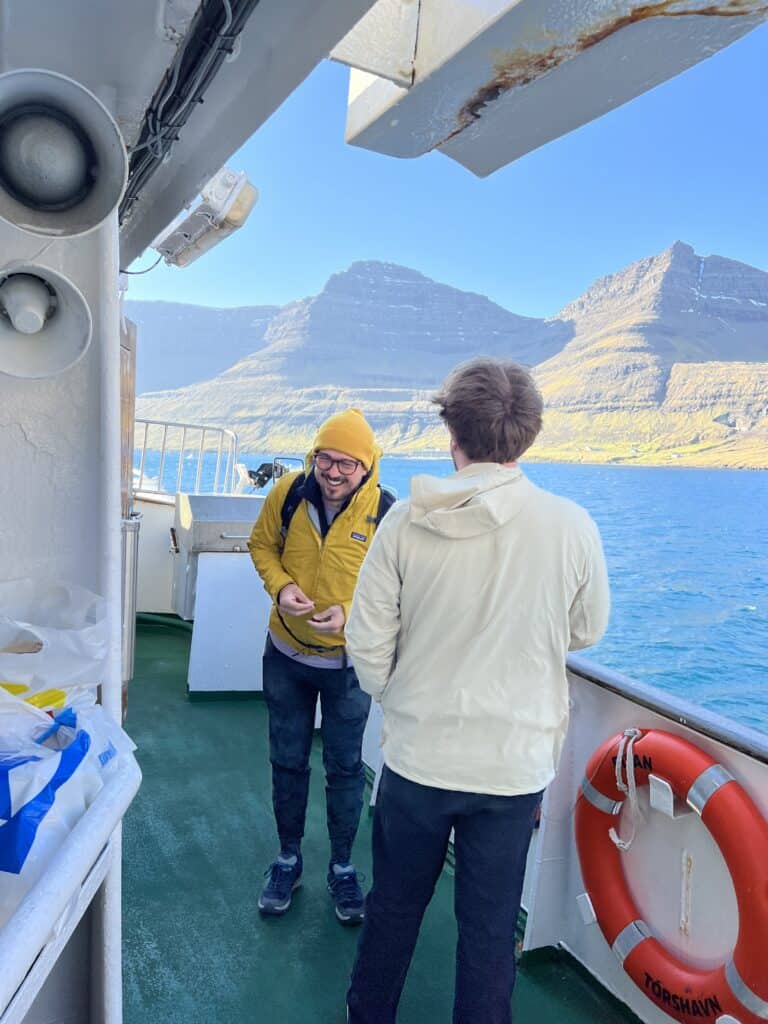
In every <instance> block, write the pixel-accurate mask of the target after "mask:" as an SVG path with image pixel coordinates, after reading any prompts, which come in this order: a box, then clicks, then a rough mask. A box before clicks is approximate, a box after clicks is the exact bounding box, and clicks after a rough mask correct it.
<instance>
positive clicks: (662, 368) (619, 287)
mask: <svg viewBox="0 0 768 1024" xmlns="http://www.w3.org/2000/svg"><path fill="white" fill-rule="evenodd" d="M198 308H199V307H198ZM245 311H248V314H247V315H250V316H251V319H252V321H253V322H252V323H251V324H250V326H249V327H248V329H247V330H243V329H242V324H241V321H242V320H245V319H247V316H246V315H243V316H241V317H240V320H237V318H233V317H232V316H230V323H232V322H235V323H237V324H241V327H240V328H239V330H240V333H239V334H238V335H237V339H236V344H235V342H234V341H233V340H232V339H229V347H228V348H227V346H225V345H218V346H214V347H215V348H216V357H217V359H218V366H217V369H216V372H214V373H213V374H211V375H210V376H209V377H208V379H206V380H198V381H192V380H188V381H183V382H182V383H183V384H184V386H183V387H177V388H172V389H169V388H165V389H163V390H160V391H157V392H155V393H151V394H146V395H143V396H141V397H140V399H139V401H138V413H137V414H138V415H144V416H147V417H150V418H159V419H180V418H181V419H186V420H195V421H200V420H202V421H204V422H206V423H212V424H216V425H221V426H231V427H233V428H234V429H236V430H237V431H238V433H239V435H240V437H241V444H242V446H243V447H244V448H249V449H251V450H258V451H270V450H273V451H274V450H283V451H285V450H291V451H299V450H302V449H303V448H305V447H307V446H308V445H309V444H310V443H311V438H312V436H313V432H314V428H315V427H316V425H317V423H318V422H320V421H321V420H322V419H323V418H324V417H325V416H327V415H330V414H331V413H332V412H334V411H337V410H338V409H339V408H343V407H344V406H345V405H346V406H348V405H358V406H360V407H361V408H362V409H363V411H364V412H365V413H366V415H367V416H368V417H369V419H370V421H371V423H372V426H373V427H374V429H375V430H376V431H377V435H378V436H379V439H380V442H381V443H382V445H383V447H384V448H385V450H387V451H389V452H391V453H393V454H418V453H420V452H424V451H438V450H445V448H446V442H445V435H444V432H443V431H442V428H441V426H440V424H439V421H438V420H437V418H436V416H435V411H434V407H432V406H431V404H430V402H429V397H430V395H431V393H433V392H434V390H435V388H436V387H437V386H438V385H439V383H440V382H441V380H442V379H443V378H444V376H445V374H446V373H447V372H448V370H449V369H451V368H452V366H454V365H455V364H456V363H458V362H460V361H462V360H463V359H465V358H469V357H470V356H472V355H477V354H485V355H497V356H505V357H508V358H513V359H516V360H517V361H519V362H523V363H525V364H526V365H529V366H531V367H532V370H533V373H534V376H535V378H536V380H537V382H538V384H539V386H540V388H541V390H542V393H543V395H544V398H545V405H546V411H545V429H544V432H543V434H542V437H541V438H540V440H539V441H538V442H537V445H536V446H535V448H534V450H532V452H531V455H532V457H534V458H543V459H546V458H553V459H565V460H568V461H605V462H628V463H632V462H634V463H644V462H645V463H661V464H664V463H668V462H676V463H677V464H691V465H738V466H753V465H760V466H766V465H768V273H766V272H764V271H762V270H759V269H758V268H755V267H751V266H749V265H748V264H744V263H740V262H738V261H736V260H729V259H726V258H724V257H721V256H699V255H698V254H696V253H695V251H694V250H693V248H692V247H691V246H689V245H687V244H686V243H684V242H675V243H674V244H673V245H671V246H669V247H668V248H667V249H665V250H663V251H662V252H660V253H657V254H655V255H653V256H649V257H645V258H644V259H641V260H638V261H636V262H634V263H632V264H629V265H628V266H627V267H624V268H622V269H621V270H619V271H617V272H615V273H613V274H609V275H605V276H604V277H602V278H599V279H598V280H596V281H595V282H593V284H591V285H590V286H589V287H588V288H587V289H586V290H585V291H584V292H583V293H582V295H580V296H578V297H577V298H576V299H574V300H573V301H572V302H570V303H568V304H566V305H565V306H564V307H563V308H562V309H561V310H560V312H559V313H558V314H557V315H556V316H554V317H549V318H546V319H538V318H534V317H522V316H519V315H518V314H515V313H513V312H511V311H509V310H505V309H504V308H503V307H501V306H499V305H498V304H496V303H493V302H492V301H491V300H490V299H488V298H486V297H485V296H482V295H480V294H478V293H474V292H464V291H461V290H460V289H457V288H453V287H451V286H449V285H444V284H441V283H439V282H435V281H432V280H431V279H430V278H429V277H427V276H426V275H424V274H422V273H421V272H420V271H417V270H413V269H412V268H408V267H402V266H400V265H398V264H393V263H385V262H381V261H376V260H358V261H355V262H354V263H353V264H351V266H350V267H349V268H348V269H347V270H345V271H341V272H339V273H336V274H333V275H331V277H330V278H329V279H328V281H327V283H326V285H325V287H324V288H323V289H322V291H321V292H320V293H318V295H316V296H310V297H308V298H305V299H301V300H297V301H295V302H292V303H289V304H287V305H285V306H283V307H241V308H240V310H235V311H230V314H232V313H240V314H245ZM254 311H258V312H254ZM224 329H226V324H225V322H224V318H220V322H219V327H218V330H219V331H222V330H224ZM230 329H231V328H230ZM140 344H141V342H140ZM248 344H253V347H252V350H251V351H248V352H244V351H243V347H244V346H246V345H248ZM166 347H167V348H168V349H169V350H170V348H172V347H173V346H172V344H171V343H169V342H168V341H167V339H166ZM229 355H234V356H235V357H236V358H235V359H234V361H233V362H232V363H231V364H230V365H228V366H223V365H221V364H222V361H223V360H224V359H225V358H226V357H228V356H229Z"/></svg>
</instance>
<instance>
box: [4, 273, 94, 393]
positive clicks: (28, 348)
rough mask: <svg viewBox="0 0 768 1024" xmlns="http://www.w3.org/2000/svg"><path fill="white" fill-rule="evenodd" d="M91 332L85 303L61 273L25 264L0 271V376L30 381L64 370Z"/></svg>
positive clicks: (83, 347) (81, 353) (77, 356)
mask: <svg viewBox="0 0 768 1024" xmlns="http://www.w3.org/2000/svg"><path fill="white" fill-rule="evenodd" d="M92 330H93V327H92V321H91V312H90V310H89V308H88V303H87V302H86V301H85V299H84V298H83V296H82V294H81V292H80V291H79V289H78V288H76V287H75V285H74V284H72V282H71V281H69V280H68V279H67V278H66V277H64V276H63V275H62V274H57V273H54V271H52V270H48V269H47V268H41V267H37V266H33V265H25V264H14V265H13V266H12V267H6V268H5V269H4V270H0V373H7V374H10V376H12V377H26V378H27V379H30V380H36V379H40V378H43V377H53V376H55V375H56V374H57V373H61V372H62V371H63V370H68V369H69V368H70V367H71V366H74V365H75V363H76V362H78V360H80V359H81V358H82V357H83V356H84V355H85V353H86V351H87V349H88V346H89V344H90V342H91V333H92Z"/></svg>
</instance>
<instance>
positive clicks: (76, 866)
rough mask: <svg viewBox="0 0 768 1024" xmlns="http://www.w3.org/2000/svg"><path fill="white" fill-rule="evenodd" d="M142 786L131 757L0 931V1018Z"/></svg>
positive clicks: (125, 759) (121, 762) (119, 764)
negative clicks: (1, 967) (0, 968)
mask: <svg viewBox="0 0 768 1024" xmlns="http://www.w3.org/2000/svg"><path fill="white" fill-rule="evenodd" d="M140 782H141V771H140V770H139V766H138V764H137V762H136V759H135V758H134V757H133V755H132V754H127V755H123V756H122V757H121V758H120V759H119V760H118V762H117V766H116V770H115V772H114V774H113V775H112V776H111V778H109V779H108V780H107V782H106V783H105V784H104V787H103V788H102V789H101V790H100V791H99V792H98V793H97V794H96V798H95V799H94V801H93V803H92V804H91V806H90V807H89V808H88V810H87V811H86V812H85V814H84V815H83V816H82V818H81V819H80V820H79V821H78V822H77V824H76V825H75V827H74V828H73V829H72V831H71V832H70V834H69V835H68V836H67V838H66V839H65V840H64V842H63V843H62V845H61V847H60V848H59V849H58V850H57V851H56V854H55V856H54V857H53V859H52V860H51V862H50V864H49V865H48V866H47V868H46V870H45V873H44V874H43V876H42V878H41V879H40V880H39V881H38V882H37V884H36V885H34V886H33V888H32V889H31V890H30V891H29V892H28V893H27V895H26V896H25V897H24V899H23V900H22V902H21V903H20V904H19V906H18V907H17V908H16V910H15V911H14V913H13V914H12V916H11V917H10V918H9V920H8V921H6V923H5V925H4V926H3V928H2V929H0V964H2V965H3V969H2V971H0V1016H2V1014H3V1013H4V1012H5V1010H6V1009H7V1007H8V1005H9V1004H10V1003H11V1001H12V1000H13V999H14V997H15V995H16V993H17V991H18V989H19V988H20V986H21V985H22V984H23V982H24V979H25V978H26V976H27V974H28V973H29V970H30V968H31V967H32V965H33V964H34V963H35V960H36V959H37V958H38V956H39V955H40V953H41V950H43V949H44V947H45V946H46V944H47V943H48V942H49V941H51V939H52V938H53V937H55V934H56V930H57V925H58V923H59V921H60V919H61V918H62V915H63V914H65V912H66V911H67V908H68V907H69V906H70V902H71V901H72V899H73V897H74V896H76V895H77V893H78V892H79V890H80V887H81V886H82V885H83V883H84V882H85V880H86V879H87V877H88V875H89V874H90V872H91V870H92V868H93V866H94V864H95V863H96V861H97V860H98V859H99V857H100V855H101V853H102V851H103V850H104V848H105V846H106V845H107V843H108V842H109V839H110V836H111V835H112V833H113V832H114V831H115V829H116V828H117V826H118V825H119V824H120V821H121V820H122V817H123V815H124V814H125V812H126V810H127V809H128V807H129V805H130V803H131V801H132V800H133V798H134V796H135V794H136V791H137V790H138V788H139V783H140Z"/></svg>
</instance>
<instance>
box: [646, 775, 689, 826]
mask: <svg viewBox="0 0 768 1024" xmlns="http://www.w3.org/2000/svg"><path fill="white" fill-rule="evenodd" d="M648 789H649V794H650V801H651V807H652V808H653V810H654V811H661V813H662V814H666V816H667V817H668V818H682V817H683V815H685V814H690V813H691V809H690V807H689V806H688V805H687V804H686V803H685V801H684V800H681V799H680V798H679V797H678V796H676V795H675V792H674V790H673V789H672V787H671V786H670V784H669V783H668V782H667V780H666V779H662V778H661V776H659V775H649V776H648Z"/></svg>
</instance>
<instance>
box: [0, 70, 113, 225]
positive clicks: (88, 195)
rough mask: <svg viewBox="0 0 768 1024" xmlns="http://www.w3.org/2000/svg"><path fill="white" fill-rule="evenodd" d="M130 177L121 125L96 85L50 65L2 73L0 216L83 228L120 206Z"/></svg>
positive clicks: (23, 222) (17, 221)
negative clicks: (92, 89) (93, 88)
mask: <svg viewBox="0 0 768 1024" xmlns="http://www.w3.org/2000/svg"><path fill="white" fill-rule="evenodd" d="M127 177H128V157H127V155H126V152H125V146H124V145H123V138H122V135H121V134H120V129H119V128H118V126H117V124H116V123H115V120H114V119H113V117H112V115H111V114H110V113H109V111H108V110H107V108H106V107H105V106H104V105H103V103H102V102H101V101H100V100H98V99H97V98H96V97H95V96H94V95H93V93H91V92H89V91H88V90H87V89H86V88H84V87H83V86H82V85H80V84H79V83H78V82H75V81H73V80H72V79H71V78H67V77H66V76H65V75H59V74H56V73H55V72H53V71H43V70H36V69H25V70H21V71H9V72H8V73H7V74H4V75H0V218H2V219H3V220H4V221H7V222H8V223H9V224H12V225H14V226H15V227H18V228H22V229H23V230H25V231H31V232H33V233H34V234H37V235H47V236H50V237H54V238H57V237H70V236H73V235H82V234H85V233H86V232H88V231H91V230H93V228H95V227H98V225H99V224H101V223H102V221H103V220H104V219H105V218H106V217H108V216H109V214H110V213H112V211H113V210H114V209H115V208H116V206H117V204H118V203H119V202H120V198H121V196H122V194H123V190H124V188H125V183H126V180H127Z"/></svg>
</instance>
